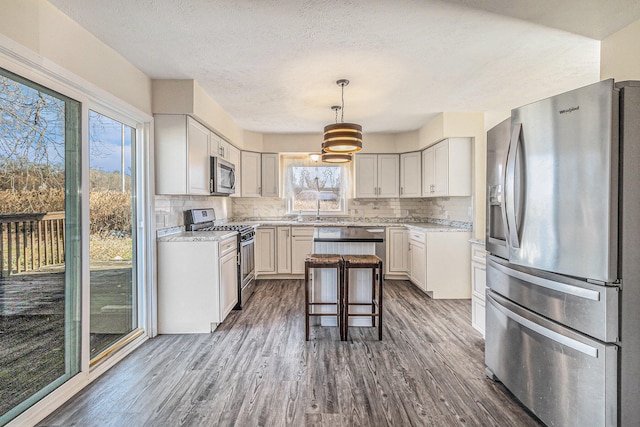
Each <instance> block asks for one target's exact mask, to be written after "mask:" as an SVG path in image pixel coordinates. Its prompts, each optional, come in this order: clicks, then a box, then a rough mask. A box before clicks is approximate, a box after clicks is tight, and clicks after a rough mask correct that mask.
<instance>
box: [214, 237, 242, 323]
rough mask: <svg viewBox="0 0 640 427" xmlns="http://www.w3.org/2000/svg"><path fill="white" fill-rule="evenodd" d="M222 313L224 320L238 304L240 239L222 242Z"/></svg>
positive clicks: (220, 267) (235, 238) (220, 262)
mask: <svg viewBox="0 0 640 427" xmlns="http://www.w3.org/2000/svg"><path fill="white" fill-rule="evenodd" d="M218 264H219V270H220V311H221V312H222V319H224V318H225V317H227V315H228V314H229V313H230V312H231V310H233V307H235V305H236V304H237V303H238V238H237V237H236V236H234V237H232V238H230V239H227V240H224V241H222V242H220V260H219V262H218Z"/></svg>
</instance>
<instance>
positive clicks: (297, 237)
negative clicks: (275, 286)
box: [255, 226, 313, 276]
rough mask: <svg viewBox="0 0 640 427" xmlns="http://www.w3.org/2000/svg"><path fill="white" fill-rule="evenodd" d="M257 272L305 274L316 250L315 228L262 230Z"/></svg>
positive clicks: (266, 228)
mask: <svg viewBox="0 0 640 427" xmlns="http://www.w3.org/2000/svg"><path fill="white" fill-rule="evenodd" d="M255 244H256V250H255V263H256V273H257V274H259V275H261V276H262V275H267V274H279V275H280V274H285V275H286V274H304V258H305V256H306V255H307V254H309V253H311V252H312V251H313V227H309V226H306V227H304V226H300V227H296V226H278V227H269V226H264V227H258V229H257V230H256V243H255Z"/></svg>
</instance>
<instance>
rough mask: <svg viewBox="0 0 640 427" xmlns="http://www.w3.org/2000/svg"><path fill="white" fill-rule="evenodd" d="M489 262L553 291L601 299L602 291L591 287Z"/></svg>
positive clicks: (504, 271) (501, 270) (510, 273)
mask: <svg viewBox="0 0 640 427" xmlns="http://www.w3.org/2000/svg"><path fill="white" fill-rule="evenodd" d="M488 264H489V265H490V266H491V267H492V268H495V269H496V270H498V271H500V272H502V273H504V274H506V275H507V276H511V277H513V278H515V279H520V280H523V281H525V282H528V283H533V284H534V285H538V286H542V287H543V288H547V289H551V290H553V291H557V292H562V293H564V294H568V295H573V296H575V297H579V298H585V299H589V300H592V301H600V292H598V291H593V290H591V289H584V288H581V287H578V286H573V285H569V284H566V283H560V282H555V281H553V280H549V279H544V278H542V277H539V276H533V275H531V274H527V273H523V272H522V271H518V270H514V269H511V268H507V267H504V266H502V265H500V264H498V263H497V262H495V261H493V260H491V259H489V260H488Z"/></svg>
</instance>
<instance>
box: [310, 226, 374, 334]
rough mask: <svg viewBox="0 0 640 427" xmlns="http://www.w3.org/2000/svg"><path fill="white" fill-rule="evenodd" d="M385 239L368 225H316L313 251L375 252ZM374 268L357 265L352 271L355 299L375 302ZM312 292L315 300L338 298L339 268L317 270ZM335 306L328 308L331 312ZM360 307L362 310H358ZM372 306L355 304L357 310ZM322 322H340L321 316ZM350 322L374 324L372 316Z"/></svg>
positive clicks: (350, 294)
mask: <svg viewBox="0 0 640 427" xmlns="http://www.w3.org/2000/svg"><path fill="white" fill-rule="evenodd" d="M383 242H384V238H383V237H381V236H380V235H377V234H375V233H371V232H369V231H367V230H366V229H364V228H351V227H316V228H315V229H314V233H313V252H314V253H316V254H338V255H375V253H376V244H380V243H383ZM371 274H372V272H371V270H369V269H354V270H351V272H350V275H349V299H350V300H351V302H362V303H368V302H371V296H372V295H371V291H372V289H371V282H372V277H371ZM313 278H314V281H313V288H312V292H311V294H312V296H313V300H314V301H335V300H336V298H337V286H336V275H335V270H331V269H326V270H323V269H318V270H315V271H314V272H313ZM330 310H331V308H326V312H329V311H330ZM358 310H359V311H358ZM370 310H371V309H370V308H369V307H366V306H363V307H354V308H351V309H350V311H352V312H354V313H358V312H362V313H367V312H369V313H370V312H371V311H370ZM320 324H321V325H322V326H336V319H335V318H334V317H330V316H325V317H322V318H321V319H320ZM349 326H371V317H370V316H368V317H352V318H350V319H349Z"/></svg>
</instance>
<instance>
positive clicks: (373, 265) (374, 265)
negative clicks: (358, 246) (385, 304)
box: [342, 255, 382, 340]
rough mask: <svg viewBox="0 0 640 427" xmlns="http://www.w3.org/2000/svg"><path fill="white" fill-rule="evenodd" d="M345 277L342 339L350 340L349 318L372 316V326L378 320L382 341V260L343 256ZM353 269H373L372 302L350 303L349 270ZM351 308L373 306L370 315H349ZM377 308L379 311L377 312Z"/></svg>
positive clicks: (371, 257) (376, 257) (371, 256)
mask: <svg viewBox="0 0 640 427" xmlns="http://www.w3.org/2000/svg"><path fill="white" fill-rule="evenodd" d="M342 259H343V264H344V266H343V269H344V272H343V276H344V303H343V314H342V318H343V319H342V325H343V333H342V339H343V340H346V339H348V338H349V317H351V316H353V317H360V316H370V317H371V324H372V326H373V327H375V326H376V317H377V318H378V339H379V340H382V260H381V259H380V258H379V257H378V256H376V255H343V256H342ZM353 268H370V269H371V276H372V280H371V302H350V301H349V270H351V269H353ZM376 270H377V272H378V292H377V298H376ZM351 306H371V314H369V313H353V314H351V313H349V307H351ZM376 308H377V310H376Z"/></svg>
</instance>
